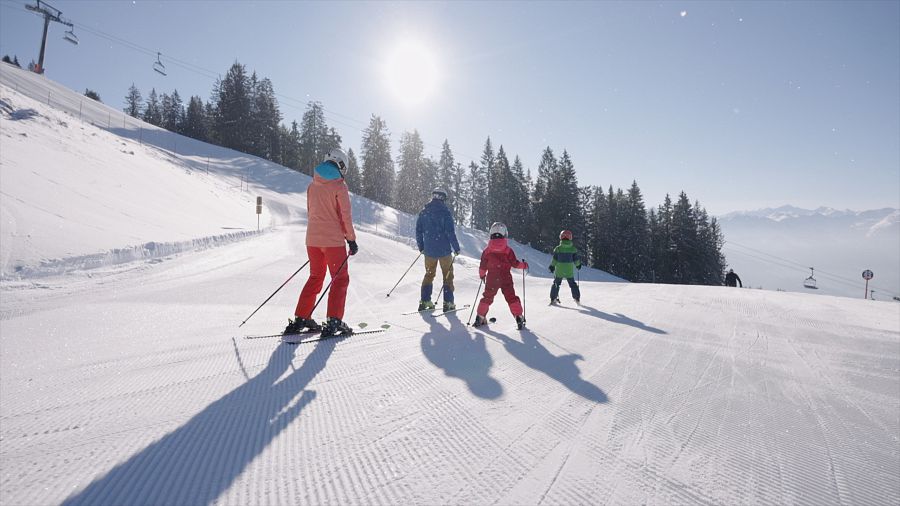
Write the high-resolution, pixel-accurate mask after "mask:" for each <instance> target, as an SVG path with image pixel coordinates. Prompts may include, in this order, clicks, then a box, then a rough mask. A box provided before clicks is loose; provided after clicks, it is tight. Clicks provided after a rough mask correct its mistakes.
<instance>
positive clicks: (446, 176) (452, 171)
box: [438, 139, 459, 215]
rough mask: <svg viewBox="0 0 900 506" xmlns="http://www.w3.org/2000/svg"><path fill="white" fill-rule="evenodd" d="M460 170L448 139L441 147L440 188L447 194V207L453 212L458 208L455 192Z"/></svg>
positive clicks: (439, 164) (439, 165) (439, 162)
mask: <svg viewBox="0 0 900 506" xmlns="http://www.w3.org/2000/svg"><path fill="white" fill-rule="evenodd" d="M458 170H459V165H458V164H457V163H456V160H455V159H454V158H453V151H451V150H450V143H449V142H448V141H447V139H444V144H443V146H441V158H440V160H439V161H438V186H440V187H441V188H443V189H444V191H445V192H447V200H446V201H445V202H446V204H447V207H449V208H450V209H451V210H455V208H456V204H455V201H456V198H457V195H458V194H457V193H456V191H455V183H456V179H457V177H456V172H457V171H458ZM454 215H455V213H454Z"/></svg>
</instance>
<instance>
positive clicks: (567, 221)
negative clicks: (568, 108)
mask: <svg viewBox="0 0 900 506" xmlns="http://www.w3.org/2000/svg"><path fill="white" fill-rule="evenodd" d="M549 181H550V184H549V185H548V189H547V199H549V200H550V209H549V211H550V212H549V215H550V216H551V217H552V221H551V223H554V224H555V225H556V226H555V228H551V227H548V228H547V229H546V230H547V231H548V232H549V234H548V235H547V236H546V237H545V238H544V240H545V241H546V244H547V245H548V246H550V247H551V248H552V246H555V245H556V244H557V242H558V241H559V232H560V230H563V229H568V230H573V231H575V230H581V229H582V228H583V224H582V223H583V217H582V212H581V207H580V192H579V190H578V177H577V176H576V174H575V166H574V164H573V163H572V159H571V157H570V156H569V153H568V151H566V150H563V154H562V157H560V159H559V164H558V166H557V169H556V171H555V172H554V173H553V175H552V176H551V177H550V180H549Z"/></svg>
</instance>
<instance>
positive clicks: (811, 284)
mask: <svg viewBox="0 0 900 506" xmlns="http://www.w3.org/2000/svg"><path fill="white" fill-rule="evenodd" d="M813 274H815V270H814V269H813V268H812V267H810V268H809V277H808V278H806V279H804V280H803V287H804V288H809V289H810V290H818V288H819V287H818V286H816V278H814V277H813Z"/></svg>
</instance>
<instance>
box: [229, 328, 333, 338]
mask: <svg viewBox="0 0 900 506" xmlns="http://www.w3.org/2000/svg"><path fill="white" fill-rule="evenodd" d="M320 332H322V331H321V330H304V331H303V332H296V333H293V334H265V335H259V336H244V339H267V338H272V337H287V336H311V335H313V334H318V333H320Z"/></svg>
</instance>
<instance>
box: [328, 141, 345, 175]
mask: <svg viewBox="0 0 900 506" xmlns="http://www.w3.org/2000/svg"><path fill="white" fill-rule="evenodd" d="M325 161H326V162H334V164H335V165H337V167H338V170H339V171H341V176H343V175H344V173H345V172H347V164H349V163H350V161H349V159H348V158H347V153H344V150H343V149H341V148H331V149H329V150H328V153H326V154H325Z"/></svg>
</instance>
